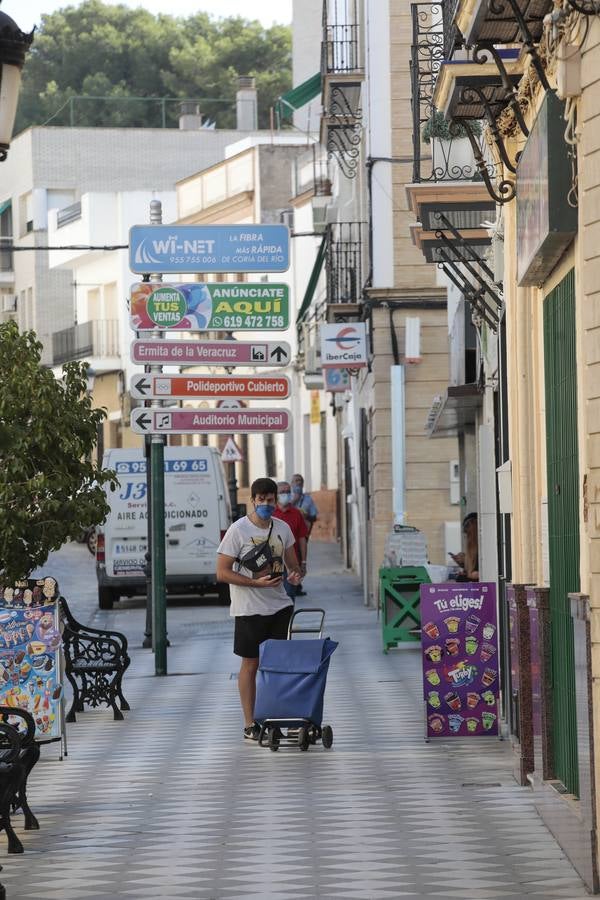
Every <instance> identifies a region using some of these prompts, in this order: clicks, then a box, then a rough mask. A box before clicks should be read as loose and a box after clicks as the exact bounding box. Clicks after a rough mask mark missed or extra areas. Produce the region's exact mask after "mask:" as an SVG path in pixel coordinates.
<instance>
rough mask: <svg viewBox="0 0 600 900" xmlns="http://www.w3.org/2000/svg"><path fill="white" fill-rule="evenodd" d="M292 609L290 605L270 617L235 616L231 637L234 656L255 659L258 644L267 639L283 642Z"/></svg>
mask: <svg viewBox="0 0 600 900" xmlns="http://www.w3.org/2000/svg"><path fill="white" fill-rule="evenodd" d="M293 609H294V607H293V606H292V604H291V603H290V605H289V606H284V607H283V609H280V610H279V611H278V612H276V613H273V615H272V616H236V617H235V631H234V637H233V652H234V653H235V655H236V656H243V657H245V658H246V659H256V658H257V656H258V647H259V644H262V642H263V641H266V640H267V638H274V639H276V640H285V639H286V638H287V631H288V625H289V624H290V619H291V617H292V612H293Z"/></svg>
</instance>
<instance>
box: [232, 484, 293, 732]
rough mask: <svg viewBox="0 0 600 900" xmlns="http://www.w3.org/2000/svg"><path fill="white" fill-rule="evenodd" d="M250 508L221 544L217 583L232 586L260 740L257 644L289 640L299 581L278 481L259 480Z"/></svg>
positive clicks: (248, 711) (247, 724)
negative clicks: (281, 515)
mask: <svg viewBox="0 0 600 900" xmlns="http://www.w3.org/2000/svg"><path fill="white" fill-rule="evenodd" d="M250 494H251V503H252V511H251V512H250V513H248V515H247V516H244V517H243V518H241V519H238V521H237V522H234V523H233V525H231V526H230V527H229V528H228V530H227V532H226V534H225V536H224V538H223V540H222V541H221V543H220V544H219V548H218V551H217V553H218V556H217V581H221V582H225V583H226V584H228V585H230V594H231V611H230V615H232V616H234V617H235V633H234V641H233V652H234V653H235V654H236V656H241V658H242V662H241V665H240V674H239V679H238V684H239V691H240V700H241V704H242V711H243V713H244V738H245V739H246V740H250V741H256V740H258V736H259V734H260V727H259V726H258V725H257V724H256V722H255V721H254V701H255V698H256V673H257V671H258V648H259V645H260V644H261V643H262V642H263V641H266V640H267V638H275V639H285V638H286V637H287V630H288V625H289V622H290V618H291V615H292V610H293V604H292V601H291V600H290V598H289V597H288V595H287V594H286V592H285V589H284V587H283V572H284V569H286V570H287V573H288V575H287V579H288V582H289V583H290V584H298V582H299V581H300V579H301V577H302V576H301V573H300V568H299V565H298V557H297V556H296V550H295V548H294V535H293V534H292V531H291V529H290V527H289V525H287V524H286V523H285V522H283V521H282V520H281V519H277V518H273V513H274V512H275V509H276V506H277V485H276V484H275V482H274V481H272V480H271V479H270V478H258V479H257V480H256V481H255V482H254V483H253V484H252V487H251V489H250Z"/></svg>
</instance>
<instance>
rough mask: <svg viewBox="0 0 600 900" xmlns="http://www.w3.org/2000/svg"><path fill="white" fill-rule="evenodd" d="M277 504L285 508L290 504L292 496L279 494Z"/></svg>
mask: <svg viewBox="0 0 600 900" xmlns="http://www.w3.org/2000/svg"><path fill="white" fill-rule="evenodd" d="M279 502H280V503H281V505H282V506H287V505H288V504H289V503H291V502H292V495H291V494H287V493H286V494H280V495H279Z"/></svg>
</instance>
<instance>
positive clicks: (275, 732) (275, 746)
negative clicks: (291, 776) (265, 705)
mask: <svg viewBox="0 0 600 900" xmlns="http://www.w3.org/2000/svg"><path fill="white" fill-rule="evenodd" d="M280 734H281V732H280V731H279V729H278V728H269V750H272V751H273V753H275V752H276V751H277V750H279V735H280Z"/></svg>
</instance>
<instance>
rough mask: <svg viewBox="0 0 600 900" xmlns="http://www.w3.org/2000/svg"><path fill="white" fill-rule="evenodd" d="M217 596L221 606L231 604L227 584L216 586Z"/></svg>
mask: <svg viewBox="0 0 600 900" xmlns="http://www.w3.org/2000/svg"><path fill="white" fill-rule="evenodd" d="M217 594H218V595H219V604H220V605H221V606H229V604H230V603H231V596H230V594H229V585H228V584H218V585H217Z"/></svg>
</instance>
